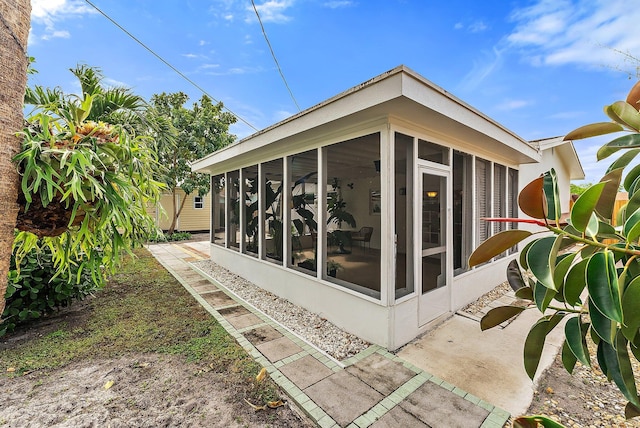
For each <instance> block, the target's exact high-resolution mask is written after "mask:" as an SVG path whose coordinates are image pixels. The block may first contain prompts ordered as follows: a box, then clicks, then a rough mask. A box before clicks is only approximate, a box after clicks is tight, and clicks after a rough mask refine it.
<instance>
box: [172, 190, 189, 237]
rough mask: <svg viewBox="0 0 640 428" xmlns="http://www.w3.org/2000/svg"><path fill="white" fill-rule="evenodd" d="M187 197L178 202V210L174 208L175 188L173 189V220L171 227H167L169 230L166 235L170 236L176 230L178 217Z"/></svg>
mask: <svg viewBox="0 0 640 428" xmlns="http://www.w3.org/2000/svg"><path fill="white" fill-rule="evenodd" d="M187 196H189V195H185V196H184V198H182V202H180V208H178V207H177V206H176V187H174V188H173V219H172V220H171V226H169V230H167V234H168V235H171V234H172V233H173V232H175V230H176V224H177V223H178V217H180V213H181V212H182V208H184V202H185V201H186V200H187Z"/></svg>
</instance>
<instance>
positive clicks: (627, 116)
mask: <svg viewBox="0 0 640 428" xmlns="http://www.w3.org/2000/svg"><path fill="white" fill-rule="evenodd" d="M611 111H612V112H613V113H615V114H616V116H618V117H619V118H620V120H621V121H622V122H623V124H624V125H627V126H628V127H629V128H631V129H633V130H635V131H640V114H639V113H638V111H637V110H636V109H635V108H634V107H633V106H631V105H629V104H628V103H626V102H625V101H616V102H615V103H613V104H611Z"/></svg>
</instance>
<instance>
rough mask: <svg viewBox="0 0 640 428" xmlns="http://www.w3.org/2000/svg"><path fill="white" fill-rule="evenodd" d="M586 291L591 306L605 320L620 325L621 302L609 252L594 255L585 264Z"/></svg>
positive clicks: (612, 259) (614, 269)
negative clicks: (592, 305) (594, 307)
mask: <svg viewBox="0 0 640 428" xmlns="http://www.w3.org/2000/svg"><path fill="white" fill-rule="evenodd" d="M586 278H587V289H588V290H589V296H590V298H591V300H592V301H593V304H594V305H595V306H596V307H597V308H598V310H599V311H600V312H601V313H602V314H603V315H604V316H606V317H607V318H609V319H610V320H612V321H616V322H618V323H622V322H623V320H622V302H621V300H620V291H619V288H618V275H617V271H616V267H615V264H614V258H613V254H612V253H611V251H609V250H604V251H603V252H599V253H596V254H594V255H592V256H591V258H590V259H589V263H587V271H586Z"/></svg>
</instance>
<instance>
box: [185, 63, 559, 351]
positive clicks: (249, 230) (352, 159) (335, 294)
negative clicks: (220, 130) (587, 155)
mask: <svg viewBox="0 0 640 428" xmlns="http://www.w3.org/2000/svg"><path fill="white" fill-rule="evenodd" d="M540 160H541V155H540V152H539V151H538V150H537V149H535V148H533V147H532V146H531V145H529V144H527V142H526V141H524V140H522V139H521V138H519V137H518V136H516V135H515V134H514V133H512V132H511V131H509V130H507V129H505V128H504V127H503V126H501V125H499V124H498V123H496V122H495V121H493V120H491V119H490V118H488V117H486V116H485V115H483V114H482V113H480V112H479V111H477V110H475V109H474V108H472V107H471V106H469V105H467V104H465V103H464V102H462V101H461V100H459V99H457V98H455V97H453V96H452V95H451V94H449V93H447V92H446V91H444V90H443V89H441V88H439V87H437V86H436V85H434V84H433V83H431V82H429V81H428V80H426V79H425V78H423V77H421V76H420V75H418V74H417V73H415V72H413V71H412V70H410V69H408V68H406V67H404V66H400V67H397V68H395V69H393V70H391V71H389V72H387V73H384V74H382V75H380V76H377V77H375V78H373V79H371V80H369V81H367V82H365V83H363V84H362V85H359V86H357V87H354V88H352V89H350V90H348V91H346V92H344V93H342V94H339V95H337V96H335V97H333V98H331V99H329V100H327V101H325V102H323V103H321V104H318V105H316V106H314V107H312V108H309V109H308V110H305V111H303V112H301V113H299V114H297V115H295V116H293V117H291V118H289V119H287V120H284V121H282V122H280V123H277V124H275V125H273V126H271V127H269V128H266V129H264V130H262V131H260V132H258V133H256V134H254V135H252V136H250V137H247V138H245V139H243V140H241V141H239V142H237V143H235V144H233V145H231V146H228V147H226V148H224V149H222V150H220V151H218V152H215V153H213V154H211V155H209V156H208V157H206V158H203V159H200V160H199V161H197V162H196V163H195V164H194V165H193V169H194V170H196V171H200V172H206V173H209V174H211V184H212V192H213V198H212V201H213V203H212V204H211V205H212V208H211V258H212V260H213V261H214V262H216V263H218V264H220V265H222V266H224V267H226V268H227V269H229V270H231V271H233V272H235V273H237V274H238V275H240V276H243V277H244V278H246V279H248V280H250V281H252V282H254V283H255V284H256V285H258V286H260V287H262V288H264V289H265V290H268V291H270V292H272V293H274V294H276V295H278V296H281V297H283V298H286V299H288V300H290V301H291V302H293V303H295V304H297V305H300V306H303V307H305V308H307V309H308V310H310V311H312V312H315V313H318V314H320V315H322V316H323V317H325V318H326V319H328V320H330V321H331V322H333V323H334V324H336V325H338V326H339V327H341V328H343V329H345V330H347V331H349V332H351V333H354V334H356V335H358V336H360V337H362V338H363V339H365V340H368V341H370V342H373V343H376V344H379V345H381V346H384V347H387V348H388V349H397V348H398V347H400V346H402V345H403V344H405V343H407V342H408V341H410V340H411V339H413V338H415V337H416V336H417V335H419V334H420V333H422V332H424V331H425V330H426V329H428V327H429V325H430V323H433V322H435V321H436V320H438V319H440V318H442V317H445V316H448V315H450V314H451V313H452V312H453V311H455V310H456V309H458V308H460V307H462V306H464V305H465V304H467V303H468V302H470V301H472V300H474V299H475V298H477V297H478V296H479V295H481V294H482V293H484V292H486V291H488V290H490V289H491V288H493V287H494V286H496V285H497V284H499V283H500V282H502V281H503V280H504V278H505V270H506V266H507V264H508V262H509V261H510V260H511V259H512V258H513V257H514V254H515V253H516V251H517V249H516V248H513V249H511V250H510V251H507V252H505V253H504V254H502V255H501V256H500V257H497V258H495V259H494V260H493V261H491V262H488V263H485V264H484V265H482V266H479V267H475V268H473V269H470V268H469V267H468V265H467V259H468V257H469V255H470V254H471V252H472V250H473V248H475V247H476V246H477V245H478V244H479V243H480V242H482V241H483V240H485V239H486V238H488V237H489V236H491V235H492V234H494V233H497V232H499V231H500V230H502V229H503V228H507V227H516V226H515V224H502V223H494V224H491V223H488V222H485V221H483V220H481V219H482V218H483V217H499V216H509V217H517V216H518V209H517V201H516V199H517V194H518V189H519V187H521V185H524V184H526V183H521V182H520V179H519V169H520V166H521V165H523V164H536V163H538V162H540ZM547 166H548V165H547ZM540 172H543V171H542V170H541V171H540Z"/></svg>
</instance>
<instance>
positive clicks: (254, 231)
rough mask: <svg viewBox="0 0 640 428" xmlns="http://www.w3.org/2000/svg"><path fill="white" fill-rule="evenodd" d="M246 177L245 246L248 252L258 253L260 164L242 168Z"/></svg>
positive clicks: (244, 177)
mask: <svg viewBox="0 0 640 428" xmlns="http://www.w3.org/2000/svg"><path fill="white" fill-rule="evenodd" d="M242 174H243V179H244V207H245V217H244V221H245V230H244V233H245V237H244V238H245V241H244V248H245V252H246V253H247V254H251V255H252V256H257V255H258V247H259V246H260V237H259V236H258V221H259V219H260V217H259V213H258V207H259V204H258V165H253V166H250V167H247V168H244V169H243V170H242Z"/></svg>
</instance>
